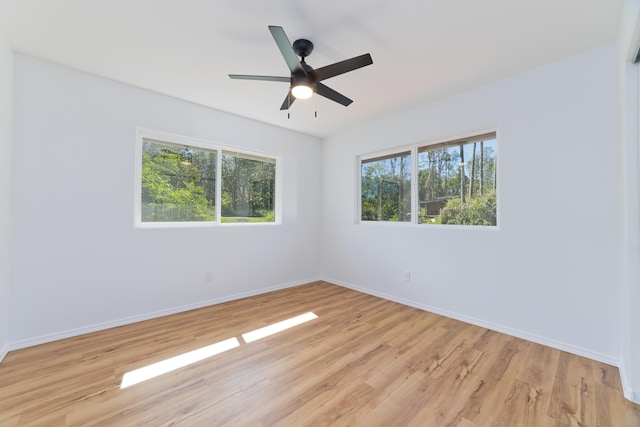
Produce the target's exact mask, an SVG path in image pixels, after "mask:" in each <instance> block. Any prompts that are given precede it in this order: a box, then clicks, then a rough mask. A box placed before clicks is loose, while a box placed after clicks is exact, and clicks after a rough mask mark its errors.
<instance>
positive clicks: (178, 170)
mask: <svg viewBox="0 0 640 427" xmlns="http://www.w3.org/2000/svg"><path fill="white" fill-rule="evenodd" d="M207 156H209V157H211V156H213V157H215V153H213V152H206V151H196V152H194V151H193V150H192V149H190V148H187V147H185V148H180V147H176V146H172V145H165V144H159V143H156V142H152V141H145V143H144V145H143V150H142V221H211V220H214V219H215V206H214V203H215V189H214V194H213V195H212V196H213V197H212V198H211V199H210V198H208V197H207V191H206V190H205V187H204V186H203V173H202V170H201V168H200V167H198V166H197V165H194V163H193V162H194V157H196V158H198V157H200V159H199V161H201V162H204V161H208V162H211V161H212V160H211V159H206V160H205V158H206V157H207ZM214 164H215V161H214Z"/></svg>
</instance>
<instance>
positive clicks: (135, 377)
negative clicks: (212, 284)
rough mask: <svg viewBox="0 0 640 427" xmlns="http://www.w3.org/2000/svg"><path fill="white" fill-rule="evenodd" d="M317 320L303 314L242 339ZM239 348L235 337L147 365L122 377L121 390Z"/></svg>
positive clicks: (250, 339) (264, 335)
mask: <svg viewBox="0 0 640 427" xmlns="http://www.w3.org/2000/svg"><path fill="white" fill-rule="evenodd" d="M317 318H318V316H316V315H315V314H314V313H313V312H311V311H309V312H308V313H305V314H301V315H300V316H296V317H292V318H290V319H287V320H283V321H282V322H278V323H274V324H271V325H269V326H265V327H264V328H260V329H256V330H255V331H251V332H247V333H246V334H242V338H243V339H244V341H245V342H246V343H247V344H248V343H250V342H253V341H257V340H259V339H261V338H264V337H268V336H269V335H273V334H276V333H278V332H281V331H284V330H286V329H289V328H293V327H294V326H297V325H301V324H303V323H305V322H308V321H310V320H313V319H317ZM239 346H240V341H238V339H237V338H236V337H233V338H229V339H228V340H224V341H220V342H217V343H215V344H211V345H208V346H206V347H202V348H199V349H196V350H193V351H190V352H188V353H183V354H180V355H178V356H175V357H171V358H169V359H165V360H162V361H160V362H157V363H153V364H151V365H147V366H145V367H143V368H140V369H136V370H133V371H129V372H127V373H126V374H124V376H123V377H122V382H121V383H120V388H121V389H123V388H127V387H130V386H132V385H135V384H138V383H141V382H143V381H146V380H149V379H151V378H155V377H157V376H160V375H162V374H166V373H167V372H171V371H175V370H176V369H180V368H183V367H185V366H188V365H191V364H192V363H196V362H199V361H201V360H204V359H208V358H209V357H212V356H215V355H216V354H220V353H224V352H225V351H228V350H231V349H233V348H236V347H239Z"/></svg>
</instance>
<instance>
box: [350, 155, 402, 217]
mask: <svg viewBox="0 0 640 427" xmlns="http://www.w3.org/2000/svg"><path fill="white" fill-rule="evenodd" d="M360 197H361V206H362V220H363V221H410V220H411V152H404V153H397V154H393V155H390V156H383V157H374V158H373V159H367V160H363V161H362V163H361V192H360Z"/></svg>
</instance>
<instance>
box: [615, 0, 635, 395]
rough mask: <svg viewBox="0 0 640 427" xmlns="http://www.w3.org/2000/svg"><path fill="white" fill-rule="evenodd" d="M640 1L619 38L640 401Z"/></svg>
mask: <svg viewBox="0 0 640 427" xmlns="http://www.w3.org/2000/svg"><path fill="white" fill-rule="evenodd" d="M639 14H640V1H638V0H625V1H624V3H623V11H622V19H621V24H620V34H619V37H618V52H617V55H618V57H617V62H618V73H619V76H618V77H619V78H618V81H619V87H618V93H619V110H618V111H619V123H620V142H621V150H620V169H619V180H620V188H621V194H622V196H623V197H622V204H621V209H620V214H621V215H620V225H621V227H620V232H621V241H622V248H621V249H622V251H621V254H620V260H621V268H620V271H621V276H622V277H621V279H622V280H621V291H622V295H621V296H622V319H621V322H622V323H621V324H622V327H621V329H622V363H621V366H620V374H621V377H622V383H623V388H624V391H625V396H626V397H627V398H629V399H631V400H634V401H636V402H638V403H640V221H639V219H640V174H639V172H640V170H639V168H640V163H639V160H640V151H639V145H640V138H639V137H640V135H638V124H639V120H638V117H639V115H640V105H639V102H640V99H639V93H640V88H639V85H638V81H639V79H640V73H639V70H638V65H637V64H633V59H634V58H635V54H636V53H637V52H638V48H639V47H640V22H639V21H638V19H639Z"/></svg>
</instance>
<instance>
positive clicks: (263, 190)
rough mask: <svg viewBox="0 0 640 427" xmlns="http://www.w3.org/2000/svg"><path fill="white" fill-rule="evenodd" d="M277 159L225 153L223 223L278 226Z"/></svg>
mask: <svg viewBox="0 0 640 427" xmlns="http://www.w3.org/2000/svg"><path fill="white" fill-rule="evenodd" d="M275 183H276V163H275V160H274V159H268V158H262V157H258V156H250V155H246V154H240V153H231V152H226V151H225V152H223V153H222V222H275Z"/></svg>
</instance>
